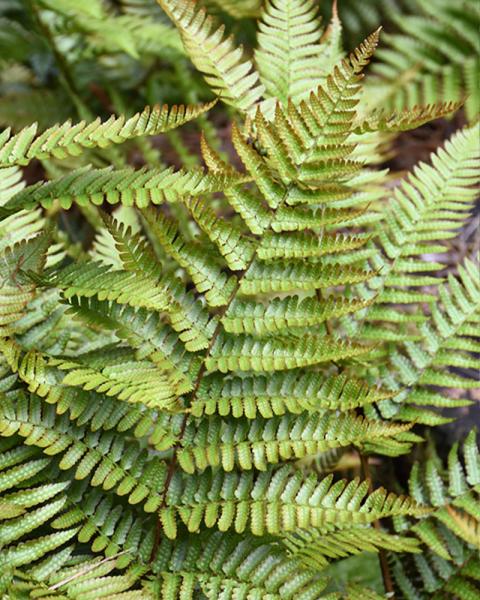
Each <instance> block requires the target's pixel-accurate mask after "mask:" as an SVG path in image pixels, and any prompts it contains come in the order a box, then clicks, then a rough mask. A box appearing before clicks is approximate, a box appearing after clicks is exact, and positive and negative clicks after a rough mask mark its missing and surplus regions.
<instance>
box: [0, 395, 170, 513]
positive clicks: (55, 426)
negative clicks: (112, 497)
mask: <svg viewBox="0 0 480 600" xmlns="http://www.w3.org/2000/svg"><path fill="white" fill-rule="evenodd" d="M0 430H1V435H2V436H7V437H9V436H12V435H16V434H18V435H20V436H21V437H23V438H24V439H25V443H26V444H27V445H35V446H37V447H39V448H41V449H42V451H43V452H44V453H46V454H47V455H50V456H55V455H59V454H61V455H62V458H61V460H60V461H59V463H58V466H59V468H60V469H61V470H68V469H72V468H74V467H75V479H85V478H86V477H88V478H90V479H89V480H90V485H92V486H102V487H103V488H104V489H105V490H110V489H114V490H115V492H116V494H118V495H119V496H127V497H128V501H129V502H130V503H131V504H138V503H140V502H142V503H143V502H145V504H144V509H145V510H146V511H147V512H153V511H155V510H156V509H157V508H158V507H159V506H160V504H161V502H162V496H161V490H162V488H163V484H164V482H165V477H166V465H165V463H164V462H163V461H162V460H159V459H158V458H157V459H148V458H147V454H146V453H145V451H144V450H142V449H141V447H140V446H139V445H138V443H137V444H133V443H131V442H129V443H126V441H123V440H121V438H118V437H116V438H115V437H114V436H113V435H112V433H111V432H110V433H108V432H107V433H100V432H89V431H88V430H87V429H86V428H83V427H77V426H73V425H72V423H71V422H70V421H69V419H68V418H66V415H63V416H60V417H59V416H57V415H55V411H54V408H53V406H47V407H45V406H42V404H41V403H40V401H39V399H38V398H35V397H32V398H30V399H28V398H19V399H18V400H17V402H16V403H15V404H13V403H12V402H11V401H7V400H5V401H3V402H2V412H1V416H0ZM112 444H114V445H113V447H112ZM137 474H138V475H137Z"/></svg>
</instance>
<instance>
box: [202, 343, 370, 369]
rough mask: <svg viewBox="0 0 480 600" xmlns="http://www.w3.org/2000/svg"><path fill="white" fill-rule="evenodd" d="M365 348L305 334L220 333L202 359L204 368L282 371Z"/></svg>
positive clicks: (317, 362)
mask: <svg viewBox="0 0 480 600" xmlns="http://www.w3.org/2000/svg"><path fill="white" fill-rule="evenodd" d="M365 352H368V348H366V347H362V346H355V345H352V344H349V343H347V342H343V341H335V340H332V339H331V338H330V337H321V336H317V335H313V334H310V335H305V336H303V337H302V338H301V339H296V338H294V337H293V336H292V337H278V338H272V339H269V338H266V339H262V338H260V339H259V338H255V337H253V336H248V335H237V336H233V335H231V334H226V333H225V334H223V333H222V334H221V335H219V336H218V337H217V338H216V340H215V343H214V345H213V347H212V351H211V353H210V356H209V357H208V358H207V359H206V360H205V366H206V369H207V371H216V370H218V371H221V372H222V373H228V372H231V371H283V370H286V369H295V368H298V367H305V366H308V365H316V364H319V363H323V362H329V361H332V360H342V359H344V358H348V357H352V356H358V355H360V354H363V353H365Z"/></svg>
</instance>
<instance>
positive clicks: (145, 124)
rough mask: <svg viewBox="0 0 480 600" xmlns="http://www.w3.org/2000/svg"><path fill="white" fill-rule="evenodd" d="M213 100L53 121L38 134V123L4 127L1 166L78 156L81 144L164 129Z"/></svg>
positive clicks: (189, 117)
mask: <svg viewBox="0 0 480 600" xmlns="http://www.w3.org/2000/svg"><path fill="white" fill-rule="evenodd" d="M212 106H213V103H209V104H204V105H199V106H183V105H181V106H172V107H171V108H170V107H168V106H160V105H155V106H153V107H149V106H147V107H146V108H145V109H144V110H143V111H142V112H140V113H136V114H135V115H133V117H130V118H129V119H126V118H125V117H124V116H123V115H121V116H119V117H115V116H114V115H112V116H111V117H110V119H108V120H107V121H104V122H103V123H102V121H101V119H100V118H97V119H96V120H95V121H92V122H91V123H87V122H86V121H80V122H79V123H77V124H75V125H72V123H71V122H70V121H67V122H65V123H63V124H62V125H54V126H53V127H50V128H49V129H47V130H46V131H44V132H43V133H41V134H40V135H37V132H38V127H37V125H35V124H34V125H31V126H29V127H26V128H25V129H23V130H22V131H19V132H18V133H17V134H15V135H14V134H12V132H11V130H10V129H5V131H3V132H2V133H1V134H0V167H6V166H9V165H15V164H17V165H27V164H28V163H29V162H30V161H32V160H33V159H34V158H37V159H45V158H53V157H54V158H60V159H61V158H66V157H67V156H77V155H78V154H80V153H81V152H82V150H83V149H84V148H105V147H107V146H109V145H111V144H121V143H123V142H125V141H126V140H129V139H132V138H136V137H140V136H143V135H157V134H159V133H164V132H165V131H169V130H171V129H175V128H176V127H180V126H181V125H183V124H184V123H188V121H191V120H192V119H195V118H197V117H198V116H199V115H201V114H203V113H205V112H206V111H208V110H210V108H212Z"/></svg>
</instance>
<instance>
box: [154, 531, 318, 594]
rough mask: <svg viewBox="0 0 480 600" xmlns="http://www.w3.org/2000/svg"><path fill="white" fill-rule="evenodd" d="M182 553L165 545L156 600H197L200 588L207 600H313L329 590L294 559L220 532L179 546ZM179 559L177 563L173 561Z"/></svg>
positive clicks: (267, 546) (161, 549) (164, 542)
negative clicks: (246, 598) (232, 599)
mask: <svg viewBox="0 0 480 600" xmlns="http://www.w3.org/2000/svg"><path fill="white" fill-rule="evenodd" d="M176 544H178V547H179V549H180V550H181V551H180V552H178V553H175V554H174V546H173V545H172V543H171V542H169V540H167V539H165V538H164V539H162V541H161V543H160V547H159V552H158V558H157V560H156V562H155V563H154V571H155V572H156V573H158V574H159V577H160V581H159V585H158V587H157V589H156V593H157V597H161V598H165V600H176V598H178V597H179V594H182V598H185V600H194V598H195V597H196V591H195V590H196V587H195V586H196V583H197V582H198V584H199V586H200V589H201V591H202V592H203V593H204V594H205V595H206V597H207V598H212V599H213V598H221V597H222V596H227V597H228V596H230V595H232V594H249V595H250V596H251V597H254V598H255V597H257V598H266V597H268V598H272V600H308V599H309V598H312V597H313V598H317V597H322V596H320V595H321V594H322V592H323V590H324V589H325V587H326V585H327V581H326V580H325V578H320V577H319V576H318V574H317V573H315V572H314V571H312V570H311V569H306V568H305V567H303V565H302V564H301V563H300V561H298V560H296V559H290V558H288V557H287V556H286V553H285V552H284V551H282V549H281V548H280V547H279V546H278V545H275V544H268V543H262V542H258V541H257V540H254V539H252V538H245V537H240V536H238V535H235V534H230V533H229V534H224V533H220V532H212V533H208V534H205V533H203V532H202V533H201V534H199V535H198V536H195V537H194V539H193V540H192V542H190V543H186V542H184V541H181V540H178V541H177V542H176ZM174 556H175V560H172V559H173V557H174Z"/></svg>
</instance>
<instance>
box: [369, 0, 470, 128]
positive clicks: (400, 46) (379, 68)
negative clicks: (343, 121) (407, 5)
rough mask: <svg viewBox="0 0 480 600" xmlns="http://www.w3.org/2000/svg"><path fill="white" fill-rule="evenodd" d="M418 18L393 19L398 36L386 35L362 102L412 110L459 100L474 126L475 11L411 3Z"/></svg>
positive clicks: (462, 5) (440, 0)
mask: <svg viewBox="0 0 480 600" xmlns="http://www.w3.org/2000/svg"><path fill="white" fill-rule="evenodd" d="M415 6H416V12H417V13H418V12H420V14H412V15H405V14H402V15H398V16H397V17H396V18H395V24H396V25H397V27H398V28H399V29H400V31H399V32H398V33H393V34H391V35H388V36H386V47H385V48H384V49H383V50H381V51H380V52H379V53H378V58H379V62H378V63H377V64H376V65H375V66H374V72H375V74H376V75H377V77H376V78H372V80H371V87H370V89H368V86H367V90H366V102H368V103H369V104H370V106H372V105H373V104H376V105H381V106H384V107H386V106H388V107H395V108H396V109H403V108H407V107H408V108H412V107H413V106H415V105H417V104H429V103H431V102H437V101H438V99H439V98H441V99H443V100H455V101H458V100H463V98H464V97H466V105H465V108H466V113H467V116H468V118H469V120H471V121H475V118H476V115H477V113H478V105H479V97H478V88H479V85H478V84H479V82H478V73H479V45H478V36H477V35H476V31H477V29H478V24H479V17H480V15H479V12H478V6H477V5H476V3H475V2H470V1H469V0H466V1H464V2H462V3H460V4H458V5H456V6H452V5H451V4H450V3H449V2H446V1H444V0H435V2H425V1H424V0H415Z"/></svg>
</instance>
